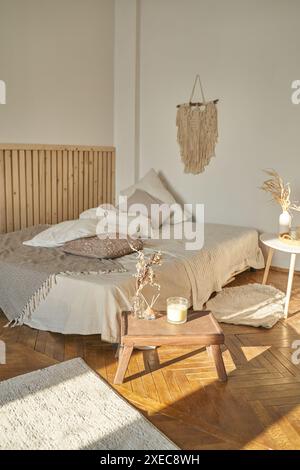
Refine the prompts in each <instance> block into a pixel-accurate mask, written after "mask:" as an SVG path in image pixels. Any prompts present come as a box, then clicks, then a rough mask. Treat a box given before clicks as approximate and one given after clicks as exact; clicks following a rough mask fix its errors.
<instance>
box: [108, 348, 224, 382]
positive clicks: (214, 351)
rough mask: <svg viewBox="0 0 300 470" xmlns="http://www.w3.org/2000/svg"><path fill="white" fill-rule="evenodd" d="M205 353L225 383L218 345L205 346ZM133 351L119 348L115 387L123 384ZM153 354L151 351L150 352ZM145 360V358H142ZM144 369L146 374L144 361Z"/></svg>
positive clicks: (222, 362) (221, 357)
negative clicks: (210, 358)
mask: <svg viewBox="0 0 300 470" xmlns="http://www.w3.org/2000/svg"><path fill="white" fill-rule="evenodd" d="M206 349H207V352H208V353H209V356H210V357H212V358H213V360H214V362H215V366H216V370H217V373H218V377H219V380H220V381H221V382H226V381H227V373H226V369H225V365H224V361H223V356H222V351H221V347H220V345H219V344H213V345H211V346H207V348H206ZM132 351H133V345H124V346H121V348H120V353H119V364H118V369H117V373H116V375H115V380H114V384H115V385H121V384H122V383H123V380H124V377H125V374H126V371H127V367H128V364H129V361H130V357H131V354H132ZM151 352H153V351H151ZM144 359H146V357H145V358H144ZM145 369H146V371H147V372H149V370H148V369H149V365H148V367H147V364H146V361H145Z"/></svg>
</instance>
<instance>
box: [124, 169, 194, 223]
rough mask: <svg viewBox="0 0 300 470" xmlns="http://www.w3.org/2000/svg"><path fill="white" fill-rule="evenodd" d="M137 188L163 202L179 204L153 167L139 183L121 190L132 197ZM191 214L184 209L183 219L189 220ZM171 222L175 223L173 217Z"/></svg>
mask: <svg viewBox="0 0 300 470" xmlns="http://www.w3.org/2000/svg"><path fill="white" fill-rule="evenodd" d="M136 189H141V190H142V191H146V192H147V193H149V194H150V195H151V196H153V197H155V198H157V199H160V200H161V201H162V202H164V203H166V204H170V205H172V204H177V202H176V199H175V198H174V197H173V196H172V194H171V193H170V192H169V191H168V190H167V188H165V186H164V184H163V183H162V181H161V179H160V178H159V176H158V174H157V173H156V171H155V170H153V168H151V170H149V171H148V173H147V174H146V175H145V176H144V177H143V178H142V179H140V180H139V181H138V182H137V183H135V184H134V185H132V186H129V188H126V189H123V190H122V191H120V194H121V196H127V197H130V196H132V195H133V194H134V192H135V191H136ZM191 217H192V216H191V214H190V213H188V212H187V211H182V221H185V220H189V219H190V218H191ZM182 221H181V220H178V217H177V220H176V222H177V223H179V222H182ZM171 223H173V221H172V218H171Z"/></svg>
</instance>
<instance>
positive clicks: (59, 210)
mask: <svg viewBox="0 0 300 470" xmlns="http://www.w3.org/2000/svg"><path fill="white" fill-rule="evenodd" d="M62 220H63V153H62V151H61V150H58V151H57V222H62Z"/></svg>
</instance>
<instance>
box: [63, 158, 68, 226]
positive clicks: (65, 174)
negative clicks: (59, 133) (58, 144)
mask: <svg viewBox="0 0 300 470" xmlns="http://www.w3.org/2000/svg"><path fill="white" fill-rule="evenodd" d="M62 162H63V200H62V203H63V220H68V151H67V150H64V151H63V158H62Z"/></svg>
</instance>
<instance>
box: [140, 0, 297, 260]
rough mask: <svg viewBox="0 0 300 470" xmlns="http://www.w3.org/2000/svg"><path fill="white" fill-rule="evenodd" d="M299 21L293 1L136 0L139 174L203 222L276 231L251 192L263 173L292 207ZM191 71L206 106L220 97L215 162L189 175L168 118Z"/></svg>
mask: <svg viewBox="0 0 300 470" xmlns="http://www.w3.org/2000/svg"><path fill="white" fill-rule="evenodd" d="M299 18H300V2H299V0H288V1H285V0H226V1H224V0H185V1H182V0H141V69H140V173H141V174H144V173H145V172H146V171H147V170H148V169H149V168H151V167H154V168H156V169H157V170H159V171H160V172H161V174H162V175H163V176H164V177H165V178H166V180H167V181H168V183H169V185H170V187H171V188H172V189H173V191H174V193H175V194H177V195H178V196H179V198H180V199H182V200H183V201H185V202H192V203H197V202H202V203H205V208H206V220H207V221H210V222H220V223H229V224H235V225H243V226H253V227H257V228H259V229H261V230H265V231H274V230H276V229H277V222H278V216H279V209H278V207H276V206H275V205H273V204H272V203H270V202H269V197H268V196H267V195H266V194H263V193H262V192H261V191H260V190H259V189H258V188H259V186H260V184H261V182H262V180H263V177H264V176H263V174H262V172H261V170H262V169H264V168H269V167H274V168H275V169H277V170H278V171H279V172H280V173H281V174H282V175H283V176H284V177H285V178H287V179H288V180H290V181H291V183H292V187H293V188H294V190H295V197H296V198H298V199H299V200H300V171H299V170H300V148H299V132H300V131H299V129H300V105H299V106H295V105H293V104H292V103H291V93H292V92H291V82H292V81H293V80H295V79H299V77H300V67H299V60H298V59H299V43H300V30H299ZM198 72H199V73H200V74H201V76H202V81H203V82H204V86H205V91H206V95H207V97H208V98H220V104H219V133H220V137H219V144H218V146H217V157H216V158H215V159H213V160H212V161H211V164H210V165H209V167H208V168H207V170H206V171H205V173H203V174H201V175H199V176H192V175H185V174H184V173H183V166H182V164H181V162H180V156H179V150H178V145H177V142H176V127H175V114H176V104H178V103H182V102H185V101H186V100H188V99H189V96H190V92H191V88H192V85H193V80H194V77H195V74H196V73H198ZM294 222H295V223H298V224H299V225H300V216H299V215H296V216H295V219H294ZM275 263H276V264H280V265H286V264H287V258H286V257H285V256H284V257H281V258H279V257H277V258H276V259H275ZM298 269H300V264H298Z"/></svg>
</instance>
